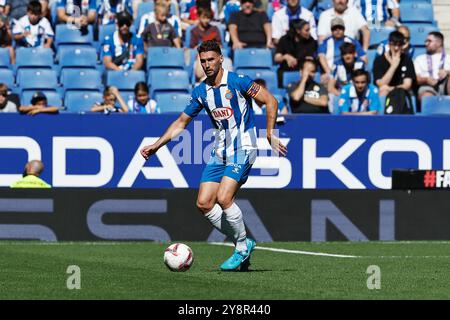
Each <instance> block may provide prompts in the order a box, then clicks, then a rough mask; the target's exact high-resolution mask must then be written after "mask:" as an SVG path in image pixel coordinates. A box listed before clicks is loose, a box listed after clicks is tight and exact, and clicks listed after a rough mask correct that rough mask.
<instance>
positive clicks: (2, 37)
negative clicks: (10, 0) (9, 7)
mask: <svg viewBox="0 0 450 320" xmlns="http://www.w3.org/2000/svg"><path fill="white" fill-rule="evenodd" d="M0 48H7V49H8V50H9V62H10V63H11V64H15V63H16V54H15V51H14V47H13V43H12V32H11V25H10V23H9V18H8V17H7V16H6V15H5V14H0Z"/></svg>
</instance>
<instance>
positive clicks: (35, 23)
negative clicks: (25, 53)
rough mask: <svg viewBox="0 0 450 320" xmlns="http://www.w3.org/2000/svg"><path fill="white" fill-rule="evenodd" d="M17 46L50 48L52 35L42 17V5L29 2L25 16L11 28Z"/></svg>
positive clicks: (51, 30)
mask: <svg viewBox="0 0 450 320" xmlns="http://www.w3.org/2000/svg"><path fill="white" fill-rule="evenodd" d="M13 34H14V39H15V40H16V45H17V46H22V47H44V48H51V47H52V43H53V38H54V35H55V34H54V33H53V29H52V26H51V25H50V22H49V21H48V20H47V18H45V17H42V5H41V3H40V2H39V1H35V0H33V1H31V2H30V3H29V4H28V7H27V14H26V15H25V16H23V17H22V18H20V19H19V20H18V21H17V22H16V23H15V24H14V28H13Z"/></svg>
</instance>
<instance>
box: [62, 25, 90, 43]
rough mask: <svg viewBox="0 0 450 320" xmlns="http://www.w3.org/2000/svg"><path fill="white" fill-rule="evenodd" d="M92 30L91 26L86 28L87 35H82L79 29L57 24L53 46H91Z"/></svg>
mask: <svg viewBox="0 0 450 320" xmlns="http://www.w3.org/2000/svg"><path fill="white" fill-rule="evenodd" d="M93 34H94V32H93V28H92V25H89V26H88V33H87V34H86V35H82V34H81V31H80V30H79V29H76V28H75V27H74V26H73V25H68V24H57V25H56V32H55V45H56V47H59V46H60V45H68V44H77V45H93V43H94V37H93Z"/></svg>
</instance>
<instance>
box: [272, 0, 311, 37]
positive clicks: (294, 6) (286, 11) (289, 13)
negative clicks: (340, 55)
mask: <svg viewBox="0 0 450 320" xmlns="http://www.w3.org/2000/svg"><path fill="white" fill-rule="evenodd" d="M298 19H302V20H305V21H307V22H308V23H309V27H310V28H311V30H310V33H311V36H312V37H313V38H314V39H317V30H316V20H315V18H314V14H313V13H312V12H311V11H309V10H308V9H306V8H304V7H302V6H301V3H300V0H287V1H286V6H285V7H282V8H281V9H279V10H277V11H276V12H275V13H274V15H273V17H272V38H273V42H274V43H275V44H277V43H278V41H280V39H281V37H282V36H284V35H285V34H286V33H287V32H288V31H289V30H290V22H291V21H292V20H298Z"/></svg>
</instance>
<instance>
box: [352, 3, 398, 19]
mask: <svg viewBox="0 0 450 320" xmlns="http://www.w3.org/2000/svg"><path fill="white" fill-rule="evenodd" d="M360 5H361V13H362V15H363V16H364V18H366V20H367V22H371V23H375V22H376V20H377V19H378V21H379V22H385V21H386V20H388V19H389V13H388V9H398V8H399V4H398V3H397V1H396V0H361V2H360Z"/></svg>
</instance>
